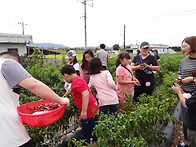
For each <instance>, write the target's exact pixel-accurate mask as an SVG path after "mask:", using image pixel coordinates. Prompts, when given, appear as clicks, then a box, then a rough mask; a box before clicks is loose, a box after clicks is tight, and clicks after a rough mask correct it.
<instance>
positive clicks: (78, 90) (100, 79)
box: [61, 42, 159, 142]
mask: <svg viewBox="0 0 196 147" xmlns="http://www.w3.org/2000/svg"><path fill="white" fill-rule="evenodd" d="M149 48H150V45H149V43H148V42H143V43H142V44H141V46H140V54H139V55H137V56H135V57H134V58H133V61H132V63H131V57H130V55H129V53H127V52H121V53H119V55H118V58H117V60H116V83H115V82H114V80H113V77H112V75H111V73H110V72H109V71H108V70H107V62H108V53H107V51H106V50H105V45H104V44H101V45H100V50H99V51H97V53H96V55H95V56H94V54H93V52H92V50H90V49H88V50H85V51H84V53H83V59H82V62H81V65H80V66H79V64H78V63H76V62H75V63H74V62H73V61H76V60H77V58H76V53H75V52H74V51H73V50H70V51H69V52H68V53H67V58H68V59H69V60H70V63H69V64H67V65H65V66H63V68H62V69H61V74H62V75H63V78H64V80H65V81H66V83H71V86H70V88H69V89H68V90H67V89H66V93H65V96H69V95H70V93H71V94H72V97H73V100H74V102H75V104H76V106H77V108H78V109H79V110H80V116H81V122H82V130H83V132H84V135H85V137H86V139H87V141H88V142H89V141H90V138H93V140H96V137H95V136H88V135H89V134H91V133H89V132H92V131H93V128H94V126H95V124H96V121H97V117H96V115H97V111H98V110H100V111H101V112H103V113H105V114H114V115H115V116H117V113H121V112H122V113H123V111H124V110H125V105H124V101H125V99H126V98H127V97H129V95H132V96H133V99H134V100H135V101H139V100H138V97H139V96H140V95H141V94H143V93H146V94H148V95H151V94H152V92H153V90H154V88H155V77H154V73H153V71H159V66H158V62H157V60H156V58H155V56H153V55H151V54H150V53H149ZM75 65H77V66H75ZM76 71H77V72H76ZM134 71H135V76H134V73H133V72H134ZM78 73H79V74H78ZM92 87H94V88H95V89H96V91H97V94H96V98H97V99H98V103H97V101H96V98H95V97H94V96H93V95H92V93H91V88H92ZM86 124H88V125H86ZM89 124H91V125H89Z"/></svg>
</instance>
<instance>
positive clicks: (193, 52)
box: [176, 36, 196, 145]
mask: <svg viewBox="0 0 196 147" xmlns="http://www.w3.org/2000/svg"><path fill="white" fill-rule="evenodd" d="M182 53H183V54H185V55H188V57H185V58H184V59H182V61H181V62H180V69H179V72H178V78H177V79H176V82H177V83H181V88H182V90H183V91H184V92H186V93H192V91H193V90H194V82H193V81H192V82H190V83H187V82H186V80H183V79H184V78H186V77H190V76H192V72H193V70H194V69H195V68H196V36H191V37H187V38H185V39H184V40H183V41H182ZM181 109H182V115H183V133H184V144H185V145H188V135H187V127H186V122H185V119H186V109H185V108H184V107H183V106H182V105H181Z"/></svg>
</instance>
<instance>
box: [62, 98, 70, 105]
mask: <svg viewBox="0 0 196 147" xmlns="http://www.w3.org/2000/svg"><path fill="white" fill-rule="evenodd" d="M61 104H62V105H64V104H65V105H66V107H69V105H70V101H69V99H68V98H67V97H63V98H61Z"/></svg>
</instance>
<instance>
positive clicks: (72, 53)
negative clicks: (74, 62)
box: [66, 50, 76, 59]
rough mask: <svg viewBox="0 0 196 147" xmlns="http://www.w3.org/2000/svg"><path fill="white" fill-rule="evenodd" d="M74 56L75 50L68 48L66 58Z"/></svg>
mask: <svg viewBox="0 0 196 147" xmlns="http://www.w3.org/2000/svg"><path fill="white" fill-rule="evenodd" d="M74 56H76V52H75V51H74V50H70V51H69V52H68V53H67V57H66V58H67V59H71V58H72V57H74Z"/></svg>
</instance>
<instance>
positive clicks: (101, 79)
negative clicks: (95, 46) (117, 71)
mask: <svg viewBox="0 0 196 147" xmlns="http://www.w3.org/2000/svg"><path fill="white" fill-rule="evenodd" d="M101 69H102V63H101V60H100V59H99V58H97V57H94V58H92V59H91V61H90V63H89V68H88V74H90V75H91V77H90V81H89V84H88V85H89V87H90V88H91V87H93V86H94V87H95V89H96V90H97V95H96V97H97V99H98V100H99V102H98V103H99V110H100V111H102V112H103V113H105V114H114V113H117V111H118V103H119V102H118V96H117V94H116V91H115V90H116V88H117V86H116V84H115V82H114V80H113V78H112V75H111V74H110V72H109V71H108V70H104V71H102V70H101Z"/></svg>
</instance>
